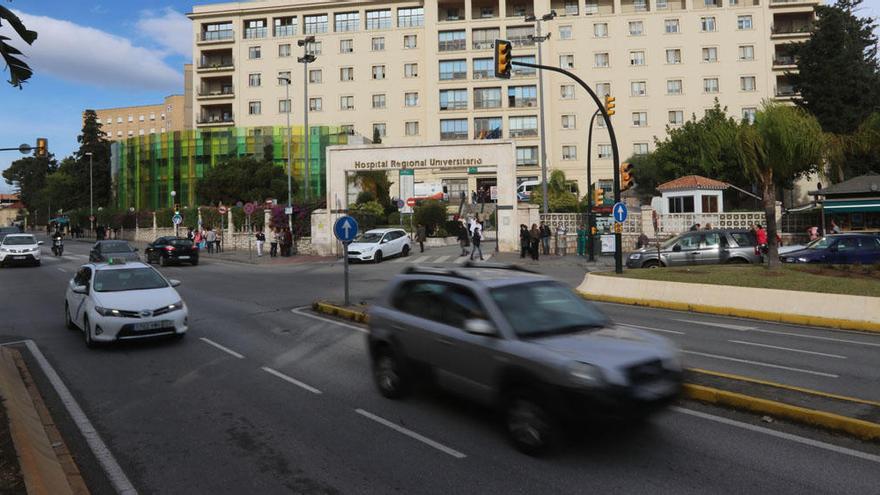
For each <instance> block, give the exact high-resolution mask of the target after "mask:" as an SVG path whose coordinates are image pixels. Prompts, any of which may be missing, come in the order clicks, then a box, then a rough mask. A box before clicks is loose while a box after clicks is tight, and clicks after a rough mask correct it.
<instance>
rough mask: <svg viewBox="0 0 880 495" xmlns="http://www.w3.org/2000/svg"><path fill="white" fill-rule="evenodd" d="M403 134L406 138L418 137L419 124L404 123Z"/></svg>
mask: <svg viewBox="0 0 880 495" xmlns="http://www.w3.org/2000/svg"><path fill="white" fill-rule="evenodd" d="M404 128H405V130H404V133H405V134H406V135H407V136H418V135H419V123H418V121H413V122H406V123H405V124H404Z"/></svg>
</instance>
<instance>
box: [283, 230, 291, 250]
mask: <svg viewBox="0 0 880 495" xmlns="http://www.w3.org/2000/svg"><path fill="white" fill-rule="evenodd" d="M283 239H284V256H287V257H290V255H291V254H293V232H291V231H290V227H284V234H283Z"/></svg>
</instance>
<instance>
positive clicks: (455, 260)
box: [391, 254, 492, 265]
mask: <svg viewBox="0 0 880 495" xmlns="http://www.w3.org/2000/svg"><path fill="white" fill-rule="evenodd" d="M491 258H492V255H491V254H485V255H484V256H483V262H484V263H485V262H487V261H489V260H490V259H491ZM469 260H470V256H457V257H456V256H450V255H443V256H407V257H399V258H395V259H394V260H392V261H391V263H410V264H443V263H445V264H456V265H463V264H465V262H467V261H469ZM474 261H479V260H477V259H476V258H475V259H474Z"/></svg>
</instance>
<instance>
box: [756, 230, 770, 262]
mask: <svg viewBox="0 0 880 495" xmlns="http://www.w3.org/2000/svg"><path fill="white" fill-rule="evenodd" d="M755 240H756V241H757V243H758V254H760V255H761V262H762V263H763V262H764V255H765V254H767V231H766V230H764V227H762V226H761V224H760V223H759V224H756V225H755Z"/></svg>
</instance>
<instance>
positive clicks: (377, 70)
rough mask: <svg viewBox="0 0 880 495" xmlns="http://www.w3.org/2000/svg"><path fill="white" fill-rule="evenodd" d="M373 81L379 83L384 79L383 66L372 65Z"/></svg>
mask: <svg viewBox="0 0 880 495" xmlns="http://www.w3.org/2000/svg"><path fill="white" fill-rule="evenodd" d="M373 79H375V80H376V81H381V80H383V79H385V66H384V65H374V66H373Z"/></svg>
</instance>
